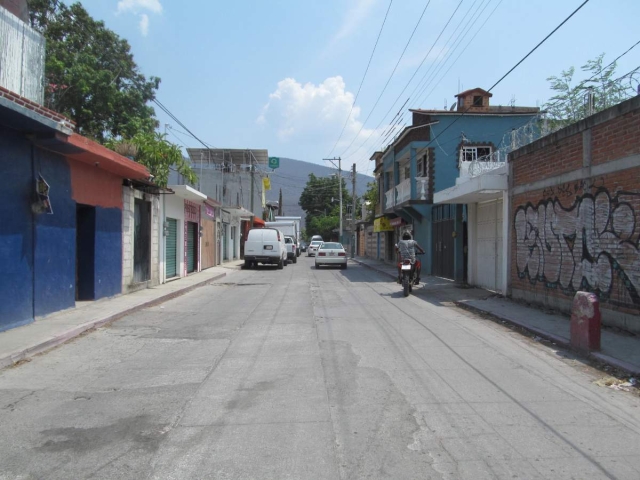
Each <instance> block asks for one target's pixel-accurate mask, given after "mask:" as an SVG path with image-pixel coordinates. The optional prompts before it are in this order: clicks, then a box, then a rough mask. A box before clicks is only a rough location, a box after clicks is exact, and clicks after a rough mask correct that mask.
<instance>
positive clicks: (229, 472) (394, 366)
mask: <svg viewBox="0 0 640 480" xmlns="http://www.w3.org/2000/svg"><path fill="white" fill-rule="evenodd" d="M312 267H313V259H308V258H306V257H300V259H299V261H298V263H297V264H295V265H289V266H287V267H286V268H285V269H284V270H277V269H274V268H268V267H264V268H260V269H258V270H255V269H253V270H248V271H244V270H243V271H238V272H235V273H233V274H232V275H229V276H228V277H227V278H226V279H225V280H224V281H222V282H219V283H215V284H213V285H209V286H206V287H202V288H199V289H197V290H195V291H193V292H191V293H189V294H187V295H185V296H183V297H180V298H177V299H175V300H172V301H170V302H167V303H165V304H163V305H161V306H158V307H154V308H150V309H148V310H144V311H141V312H139V313H136V314H134V315H131V316H129V317H127V318H124V319H122V320H120V321H118V322H115V323H114V324H112V325H111V326H109V327H106V328H102V329H99V330H98V331H95V332H92V333H90V334H88V335H85V336H83V337H81V338H79V339H77V340H75V341H73V342H71V343H69V344H66V345H63V346H62V347H60V348H57V349H56V350H54V351H52V352H49V353H47V354H45V355H42V356H39V357H36V358H34V359H33V360H32V361H31V362H29V363H26V364H23V365H20V366H18V367H14V368H11V369H7V370H3V371H1V372H0V479H3V480H4V479H14V478H18V479H40V478H42V479H81V478H107V479H118V478H134V479H144V478H158V479H190V478H212V479H252V478H255V479H361V478H371V479H377V478H386V479H474V480H478V479H493V478H499V479H516V478H517V479H538V478H546V479H554V480H558V479H601V478H602V479H605V478H606V479H614V478H616V479H636V480H637V479H638V478H640V407H639V406H638V405H639V404H640V402H639V401H638V397H635V396H633V395H631V394H629V393H626V392H618V391H613V390H611V389H607V388H603V387H599V386H596V385H594V384H593V381H594V379H595V378H596V373H594V371H592V370H591V369H590V368H589V367H586V366H584V365H582V364H581V363H580V362H579V361H577V360H575V359H573V358H571V356H570V355H567V354H565V353H563V352H561V351H556V350H554V349H552V348H549V347H547V346H544V345H541V344H539V343H536V342H534V341H532V340H531V339H529V338H526V337H523V336H521V335H520V334H518V333H516V332H513V331H511V330H509V329H507V328H505V327H503V326H502V325H499V324H496V323H493V322H491V321H488V320H484V319H481V318H480V317H478V316H475V315H473V314H471V313H468V312H465V311H462V310H459V309H457V308H455V307H453V306H451V305H449V304H447V303H446V302H443V301H441V300H439V299H438V296H437V295H436V294H434V295H429V296H426V295H420V292H419V290H420V289H418V295H412V296H410V297H408V298H404V297H403V296H402V295H401V292H400V287H399V285H396V284H394V283H392V282H390V281H389V280H388V278H387V277H383V276H380V275H378V274H376V273H374V272H373V271H371V270H367V269H366V268H364V267H361V266H358V265H354V264H350V265H349V268H348V269H347V270H340V269H321V270H316V269H314V268H312Z"/></svg>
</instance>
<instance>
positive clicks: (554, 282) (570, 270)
mask: <svg viewBox="0 0 640 480" xmlns="http://www.w3.org/2000/svg"><path fill="white" fill-rule="evenodd" d="M510 173H511V178H510V197H511V208H510V216H511V222H512V225H511V234H510V236H511V238H510V268H509V278H510V293H511V295H512V296H513V297H514V298H519V299H523V300H526V301H530V302H533V303H537V304H541V305H544V306H547V307H551V308H556V309H559V310H563V311H569V310H570V307H571V300H572V299H573V296H574V294H575V292H576V291H578V290H583V291H590V292H594V293H596V294H597V295H598V296H599V298H600V301H601V307H602V309H603V314H602V318H603V323H604V324H608V325H613V326H618V327H621V328H624V329H626V330H629V331H633V332H640V249H639V247H640V98H639V97H636V98H633V99H631V100H628V101H626V102H623V103H621V104H619V105H617V106H615V107H612V108H610V109H608V110H605V111H603V112H600V113H598V114H596V115H593V116H592V117H589V118H587V119H585V120H583V121H581V122H578V123H577V124H574V125H572V126H570V127H567V128H566V129H563V130H560V131H559V132H556V133H554V134H552V135H549V136H547V137H544V138H542V139H540V140H538V141H537V142H534V143H532V144H530V145H528V146H526V147H524V148H522V149H520V150H517V151H515V152H513V153H512V154H511V155H510Z"/></svg>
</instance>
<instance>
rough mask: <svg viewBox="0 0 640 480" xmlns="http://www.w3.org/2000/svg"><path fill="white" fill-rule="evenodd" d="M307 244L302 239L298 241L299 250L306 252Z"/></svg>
mask: <svg viewBox="0 0 640 480" xmlns="http://www.w3.org/2000/svg"><path fill="white" fill-rule="evenodd" d="M308 246H309V244H308V243H307V242H305V241H304V240H303V241H301V242H300V251H301V252H306V251H307V247H308Z"/></svg>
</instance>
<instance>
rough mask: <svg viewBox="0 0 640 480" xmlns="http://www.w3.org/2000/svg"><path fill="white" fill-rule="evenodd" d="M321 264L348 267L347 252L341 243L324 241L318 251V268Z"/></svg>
mask: <svg viewBox="0 0 640 480" xmlns="http://www.w3.org/2000/svg"><path fill="white" fill-rule="evenodd" d="M320 265H340V268H342V269H345V268H347V252H346V251H345V249H344V247H343V246H342V244H341V243H337V242H324V243H323V244H322V245H320V247H319V248H318V251H317V253H316V268H320Z"/></svg>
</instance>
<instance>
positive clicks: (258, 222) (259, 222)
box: [253, 217, 265, 227]
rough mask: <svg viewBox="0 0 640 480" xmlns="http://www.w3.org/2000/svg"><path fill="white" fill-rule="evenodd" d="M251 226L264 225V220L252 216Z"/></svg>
mask: <svg viewBox="0 0 640 480" xmlns="http://www.w3.org/2000/svg"><path fill="white" fill-rule="evenodd" d="M253 226H254V227H264V226H265V223H264V220H262V219H261V218H260V217H254V218H253Z"/></svg>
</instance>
